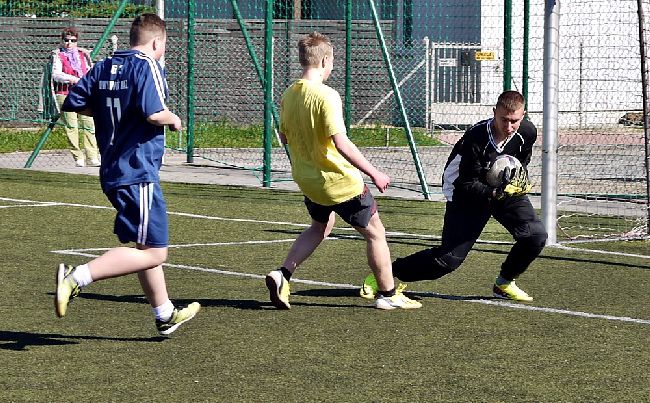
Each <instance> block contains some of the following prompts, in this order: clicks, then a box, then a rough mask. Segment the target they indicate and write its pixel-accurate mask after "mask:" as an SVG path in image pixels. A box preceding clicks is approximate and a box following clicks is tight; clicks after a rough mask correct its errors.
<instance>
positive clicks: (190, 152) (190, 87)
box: [186, 0, 196, 163]
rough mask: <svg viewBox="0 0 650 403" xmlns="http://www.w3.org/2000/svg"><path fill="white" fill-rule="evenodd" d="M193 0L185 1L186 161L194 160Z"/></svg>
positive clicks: (194, 25) (194, 26)
mask: <svg viewBox="0 0 650 403" xmlns="http://www.w3.org/2000/svg"><path fill="white" fill-rule="evenodd" d="M195 8H196V7H195V3H194V0H190V1H188V2H187V129H186V132H187V162H188V163H192V162H194V56H195V54H194V48H195V46H194V38H195V28H196V19H195V18H194V14H195Z"/></svg>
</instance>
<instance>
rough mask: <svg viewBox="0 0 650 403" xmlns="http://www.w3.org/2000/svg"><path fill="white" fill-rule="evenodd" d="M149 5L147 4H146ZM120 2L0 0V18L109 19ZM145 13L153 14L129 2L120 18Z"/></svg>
mask: <svg viewBox="0 0 650 403" xmlns="http://www.w3.org/2000/svg"><path fill="white" fill-rule="evenodd" d="M146 3H149V2H146ZM119 6H120V1H111V0H27V1H17V0H0V16H4V17H32V18H36V17H73V18H80V17H89V18H91V17H111V16H112V15H113V14H115V11H117V9H118V7H119ZM145 12H155V8H154V7H152V6H151V5H147V4H134V3H133V2H129V4H127V5H126V8H125V9H124V12H123V13H122V17H135V16H136V15H139V14H142V13H145Z"/></svg>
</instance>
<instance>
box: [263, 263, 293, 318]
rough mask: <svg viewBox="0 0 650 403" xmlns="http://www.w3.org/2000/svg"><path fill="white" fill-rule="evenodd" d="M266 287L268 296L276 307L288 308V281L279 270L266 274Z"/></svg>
mask: <svg viewBox="0 0 650 403" xmlns="http://www.w3.org/2000/svg"><path fill="white" fill-rule="evenodd" d="M266 287H267V288H268V289H269V298H270V299H271V302H272V303H273V306H275V307H276V308H278V309H290V308H291V305H290V304H289V295H290V294H291V290H290V286H289V282H288V281H287V279H285V278H284V275H283V274H282V272H281V271H280V270H273V271H272V272H270V273H269V274H267V275H266Z"/></svg>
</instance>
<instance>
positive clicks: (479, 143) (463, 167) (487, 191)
mask: <svg viewBox="0 0 650 403" xmlns="http://www.w3.org/2000/svg"><path fill="white" fill-rule="evenodd" d="M492 120H493V119H486V120H483V121H481V122H479V123H477V124H475V125H474V126H472V127H471V128H469V129H468V130H467V131H466V132H465V134H464V135H463V137H461V138H460V140H458V142H457V143H456V144H455V145H454V148H453V149H452V151H451V154H450V155H449V158H448V159H447V164H446V165H445V170H444V172H443V174H442V193H443V194H444V195H445V198H446V199H447V200H448V201H452V199H456V200H458V201H463V200H466V201H477V202H478V201H481V202H483V201H486V200H487V199H489V198H490V197H491V196H492V191H493V190H494V187H493V186H490V185H488V184H487V182H486V180H485V175H486V173H487V171H488V168H489V167H490V164H491V163H492V162H494V160H495V159H496V157H498V156H499V155H502V154H508V155H512V156H513V157H515V158H517V159H518V160H519V161H521V164H522V165H523V166H524V167H527V166H528V163H529V162H530V158H531V156H532V153H533V144H535V140H537V129H536V128H535V125H533V124H532V123H531V122H530V121H528V120H526V119H524V120H522V121H521V125H520V126H519V129H518V130H517V131H516V132H515V133H514V134H513V135H512V136H510V138H508V139H507V141H506V143H505V144H503V145H502V147H499V146H497V144H496V143H495V141H494V138H493V136H492V131H493V130H494V128H493V126H492Z"/></svg>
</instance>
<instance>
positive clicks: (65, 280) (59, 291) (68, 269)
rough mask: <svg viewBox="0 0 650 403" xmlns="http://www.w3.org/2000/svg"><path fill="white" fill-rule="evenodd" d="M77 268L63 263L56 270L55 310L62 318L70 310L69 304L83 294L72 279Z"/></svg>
mask: <svg viewBox="0 0 650 403" xmlns="http://www.w3.org/2000/svg"><path fill="white" fill-rule="evenodd" d="M74 270H75V267H74V266H71V265H69V264H63V263H61V264H60V265H59V267H58V268H57V269H56V292H55V297H54V309H55V311H56V316H58V317H59V318H62V317H64V316H65V313H66V311H67V310H68V304H70V302H71V301H72V300H73V299H74V298H75V297H76V296H77V295H79V292H81V288H80V287H79V285H78V284H77V282H76V281H74V279H73V278H72V272H74Z"/></svg>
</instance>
